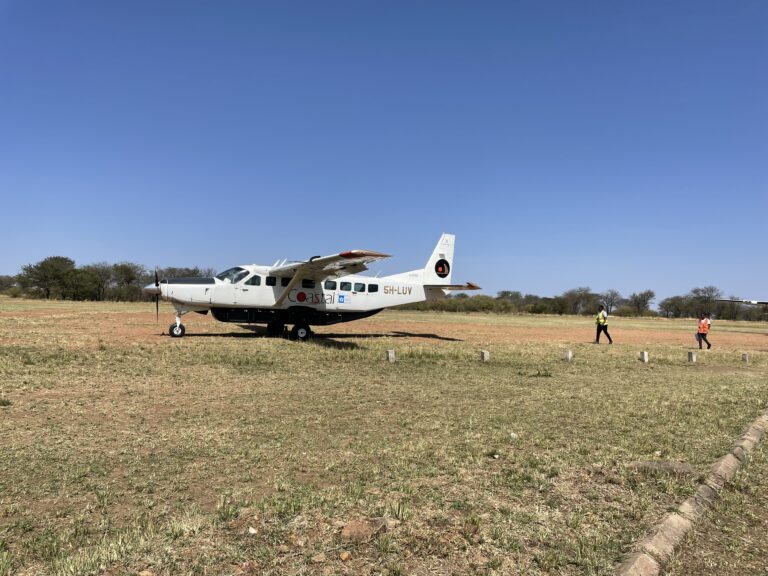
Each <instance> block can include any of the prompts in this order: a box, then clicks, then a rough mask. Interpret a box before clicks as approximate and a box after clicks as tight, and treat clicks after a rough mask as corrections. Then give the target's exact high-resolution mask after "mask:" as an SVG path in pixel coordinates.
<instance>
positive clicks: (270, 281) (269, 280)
mask: <svg viewBox="0 0 768 576" xmlns="http://www.w3.org/2000/svg"><path fill="white" fill-rule="evenodd" d="M266 283H267V286H277V278H276V277H275V276H267V282H266Z"/></svg>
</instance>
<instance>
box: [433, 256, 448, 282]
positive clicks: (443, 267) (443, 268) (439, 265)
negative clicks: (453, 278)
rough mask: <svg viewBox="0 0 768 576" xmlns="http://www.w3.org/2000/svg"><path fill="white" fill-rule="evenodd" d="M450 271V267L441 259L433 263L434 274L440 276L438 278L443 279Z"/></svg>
mask: <svg viewBox="0 0 768 576" xmlns="http://www.w3.org/2000/svg"><path fill="white" fill-rule="evenodd" d="M450 271H451V265H450V264H448V261H447V260H445V259H443V258H441V259H440V260H438V261H437V262H436V263H435V274H437V275H438V276H440V278H445V277H446V276H448V274H449V273H450Z"/></svg>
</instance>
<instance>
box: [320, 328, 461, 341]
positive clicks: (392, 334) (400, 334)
mask: <svg viewBox="0 0 768 576" xmlns="http://www.w3.org/2000/svg"><path fill="white" fill-rule="evenodd" d="M315 338H360V339H361V340H365V339H367V338H427V339H430V340H445V341H446V342H464V340H461V339H460V338H450V337H448V336H440V335H438V334H417V333H415V332H399V331H392V332H387V333H386V334H320V335H317V336H315Z"/></svg>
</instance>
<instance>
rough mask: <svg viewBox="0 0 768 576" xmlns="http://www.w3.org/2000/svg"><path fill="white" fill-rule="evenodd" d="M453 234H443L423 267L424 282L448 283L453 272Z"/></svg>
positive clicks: (454, 238)
mask: <svg viewBox="0 0 768 576" xmlns="http://www.w3.org/2000/svg"><path fill="white" fill-rule="evenodd" d="M455 240H456V237H455V236H454V235H453V234H443V235H442V236H440V240H439V241H438V242H437V246H435V249H434V251H433V252H432V256H430V258H429V261H428V262H427V265H426V267H425V268H424V284H450V283H451V274H452V272H453V270H452V269H453V244H454V242H455Z"/></svg>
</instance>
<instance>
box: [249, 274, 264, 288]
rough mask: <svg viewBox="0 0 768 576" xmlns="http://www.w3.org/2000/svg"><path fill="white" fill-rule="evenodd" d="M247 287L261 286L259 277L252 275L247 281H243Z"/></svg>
mask: <svg viewBox="0 0 768 576" xmlns="http://www.w3.org/2000/svg"><path fill="white" fill-rule="evenodd" d="M245 284H246V285H247V286H261V276H259V275H258V274H254V275H253V276H251V277H250V278H248V280H246V281H245Z"/></svg>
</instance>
